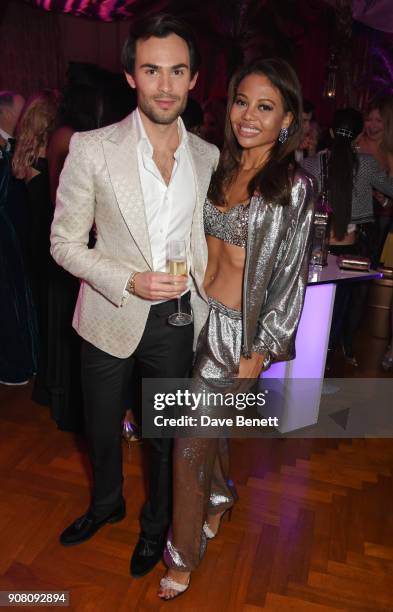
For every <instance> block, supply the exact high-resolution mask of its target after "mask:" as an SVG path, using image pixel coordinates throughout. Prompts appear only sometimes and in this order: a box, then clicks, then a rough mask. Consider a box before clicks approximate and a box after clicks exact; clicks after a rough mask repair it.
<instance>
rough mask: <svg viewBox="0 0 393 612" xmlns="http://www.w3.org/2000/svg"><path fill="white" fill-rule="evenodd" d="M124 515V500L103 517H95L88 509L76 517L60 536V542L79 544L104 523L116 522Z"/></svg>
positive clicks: (70, 544)
mask: <svg viewBox="0 0 393 612" xmlns="http://www.w3.org/2000/svg"><path fill="white" fill-rule="evenodd" d="M125 515H126V505H125V503H124V500H123V502H122V504H121V505H120V506H119V507H118V508H116V510H114V511H113V512H111V514H109V515H108V516H107V517H105V518H103V519H96V518H95V517H94V515H93V513H92V512H91V511H90V510H89V512H87V513H86V514H84V515H83V516H81V517H80V518H78V519H76V521H74V522H73V523H72V524H71V525H70V526H69V527H67V529H65V530H64V531H63V533H62V534H61V536H60V543H61V544H63V546H74V545H75V544H81V543H82V542H85V541H86V540H88V539H89V538H91V537H92V536H93V535H94V534H95V533H96V532H97V531H98V530H99V529H101V527H103V526H104V525H106V523H117V522H118V521H121V520H122V519H123V518H124V517H125Z"/></svg>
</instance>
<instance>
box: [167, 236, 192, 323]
mask: <svg viewBox="0 0 393 612" xmlns="http://www.w3.org/2000/svg"><path fill="white" fill-rule="evenodd" d="M168 255H169V257H168V259H169V273H170V274H174V275H176V276H181V275H184V274H187V272H188V270H187V249H186V243H185V241H184V240H171V241H170V242H169V245H168ZM168 323H169V324H170V325H174V326H176V327H183V326H184V325H190V323H192V315H190V314H188V313H186V312H182V311H181V296H180V297H178V298H177V312H176V313H174V314H171V315H170V316H169V317H168Z"/></svg>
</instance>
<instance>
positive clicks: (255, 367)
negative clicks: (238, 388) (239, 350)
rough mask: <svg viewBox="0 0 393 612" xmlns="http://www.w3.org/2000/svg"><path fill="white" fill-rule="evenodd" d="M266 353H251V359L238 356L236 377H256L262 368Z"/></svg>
mask: <svg viewBox="0 0 393 612" xmlns="http://www.w3.org/2000/svg"><path fill="white" fill-rule="evenodd" d="M265 359H266V355H265V354H264V353H251V359H245V357H240V363H239V374H238V376H237V377H238V378H258V377H259V375H260V373H261V372H262V370H263V364H264V362H265Z"/></svg>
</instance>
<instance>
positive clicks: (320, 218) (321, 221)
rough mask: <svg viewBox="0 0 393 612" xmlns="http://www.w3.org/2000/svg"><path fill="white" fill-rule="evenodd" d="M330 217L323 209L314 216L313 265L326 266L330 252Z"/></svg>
mask: <svg viewBox="0 0 393 612" xmlns="http://www.w3.org/2000/svg"><path fill="white" fill-rule="evenodd" d="M329 236H330V215H329V213H328V212H326V211H323V210H322V209H321V210H319V211H317V212H316V213H315V216H314V225H313V233H312V246H311V260H310V262H311V264H312V265H314V266H326V265H327V256H328V251H329Z"/></svg>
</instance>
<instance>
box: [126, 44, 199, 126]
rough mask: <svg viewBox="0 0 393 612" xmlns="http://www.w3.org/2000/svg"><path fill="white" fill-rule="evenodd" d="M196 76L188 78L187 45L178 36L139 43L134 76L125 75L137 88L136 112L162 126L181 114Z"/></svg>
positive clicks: (188, 58)
mask: <svg viewBox="0 0 393 612" xmlns="http://www.w3.org/2000/svg"><path fill="white" fill-rule="evenodd" d="M197 76H198V75H197V74H196V75H195V76H194V77H193V78H191V71H190V53H189V50H188V46H187V43H186V42H185V40H183V39H182V38H180V36H177V34H170V35H169V36H167V37H166V38H157V37H155V36H151V37H150V38H148V39H147V40H138V41H137V43H136V56H135V69H134V74H133V75H130V74H127V73H126V78H127V81H128V83H129V84H130V85H131V87H133V88H136V91H137V96H138V107H139V110H140V111H141V112H142V113H143V114H144V115H145V116H146V117H147V118H148V119H150V121H152V122H153V123H159V124H161V125H169V124H171V123H173V122H174V121H175V120H176V119H177V117H178V116H179V115H181V113H182V112H183V111H184V109H185V108H186V105H187V97H188V92H189V91H190V90H191V89H192V88H193V87H194V85H195V83H196V80H197Z"/></svg>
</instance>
